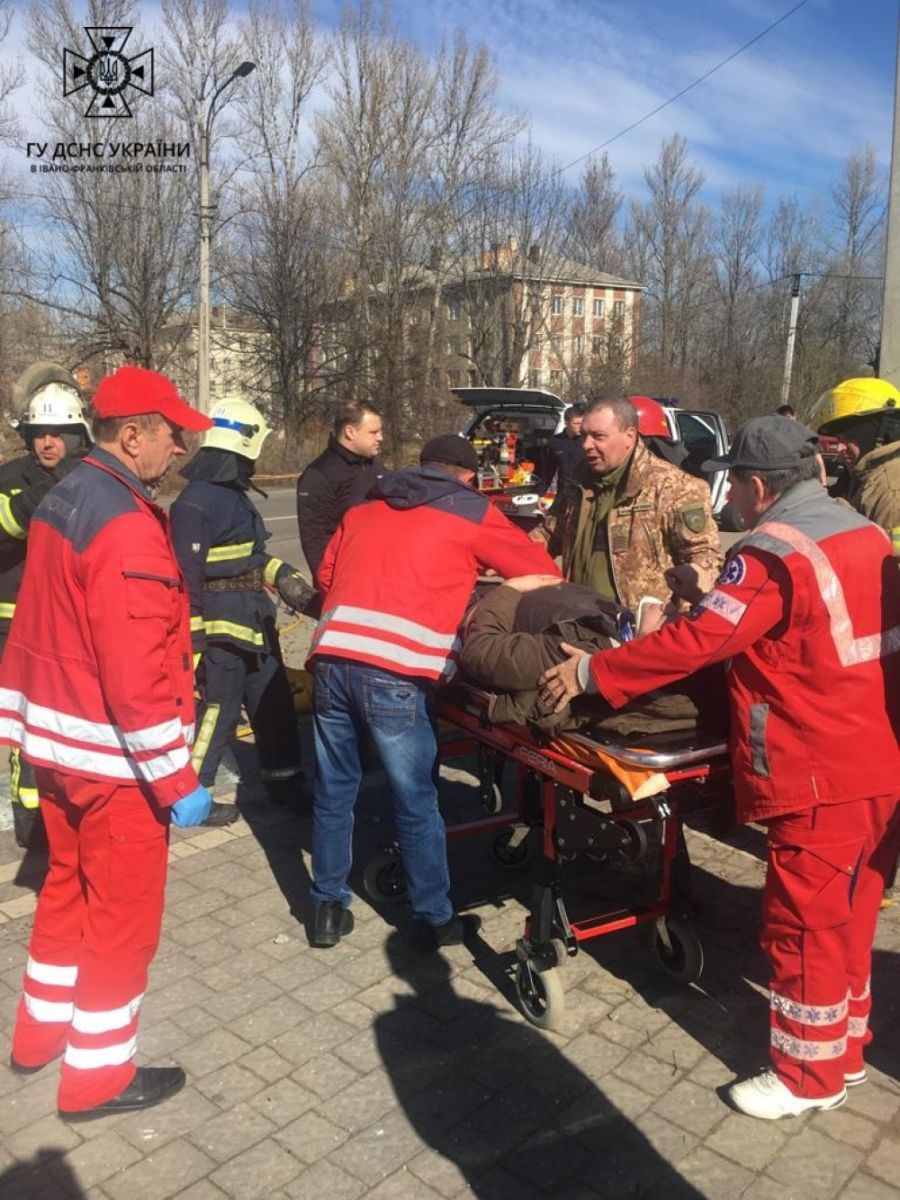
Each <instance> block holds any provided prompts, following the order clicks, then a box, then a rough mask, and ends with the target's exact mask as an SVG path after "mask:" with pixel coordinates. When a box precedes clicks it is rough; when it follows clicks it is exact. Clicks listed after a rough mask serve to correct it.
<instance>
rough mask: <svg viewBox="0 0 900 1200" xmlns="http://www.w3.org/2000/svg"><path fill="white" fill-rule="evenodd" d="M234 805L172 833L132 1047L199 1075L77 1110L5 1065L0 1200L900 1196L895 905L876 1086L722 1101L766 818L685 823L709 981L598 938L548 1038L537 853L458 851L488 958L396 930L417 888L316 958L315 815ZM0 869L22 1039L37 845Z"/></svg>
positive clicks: (471, 804)
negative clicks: (149, 1100) (517, 981)
mask: <svg viewBox="0 0 900 1200" xmlns="http://www.w3.org/2000/svg"><path fill="white" fill-rule="evenodd" d="M470 783H471V780H468V782H467V777H466V776H465V775H464V774H460V773H459V772H456V773H455V774H454V775H453V777H452V780H451V781H450V783H449V785H448V792H449V801H448V803H449V805H450V807H451V808H455V809H457V810H458V811H459V813H462V812H467V813H469V814H470V815H477V799H476V796H475V791H474V788H473V787H472V786H470ZM254 801H257V802H254ZM242 803H243V804H245V805H246V808H245V811H246V814H247V817H248V820H247V821H246V822H245V821H241V822H240V823H239V824H237V825H235V826H232V827H231V828H230V829H226V830H202V831H184V833H182V834H180V835H178V836H177V837H176V838H175V840H173V844H172V848H171V874H170V881H169V889H168V900H167V911H166V920H165V927H164V936H163V941H162V946H161V949H160V952H159V954H158V956H157V958H156V961H155V963H154V965H153V967H152V968H151V977H150V986H149V989H148V994H147V999H146V1002H145V1005H144V1009H143V1018H142V1025H141V1033H140V1040H139V1045H140V1052H141V1056H140V1061H142V1062H145V1063H157V1064H167V1063H173V1062H177V1063H180V1064H181V1065H183V1066H184V1067H185V1068H186V1070H187V1072H188V1086H187V1088H186V1089H185V1090H184V1091H183V1092H182V1093H181V1094H180V1095H179V1096H177V1097H175V1098H174V1099H173V1100H171V1101H169V1102H168V1103H166V1104H164V1105H162V1106H160V1107H159V1108H156V1109H151V1110H148V1111H146V1112H143V1113H136V1114H131V1115H124V1116H120V1117H116V1118H105V1119H103V1120H100V1121H95V1122H92V1123H87V1124H84V1125H76V1126H71V1127H70V1126H68V1125H66V1124H64V1123H63V1122H62V1121H60V1120H59V1119H58V1118H57V1116H56V1113H55V1087H56V1072H55V1070H54V1069H53V1068H52V1067H50V1068H48V1069H46V1070H45V1071H44V1072H42V1073H41V1074H39V1075H37V1076H35V1077H34V1078H29V1079H27V1080H22V1079H20V1078H17V1077H14V1076H13V1075H12V1074H10V1073H9V1072H8V1071H6V1070H5V1069H4V1068H3V1067H2V1066H0V1134H2V1142H0V1145H2V1148H0V1200H13V1198H15V1200H44V1198H47V1200H69V1198H70V1197H87V1198H89V1200H166V1198H167V1197H176V1196H177V1197H180V1198H181V1200H225V1198H231V1200H257V1198H259V1200H287V1198H290V1200H356V1198H357V1197H369V1198H371V1200H439V1198H441V1197H443V1198H447V1200H450V1198H453V1197H466V1196H477V1197H483V1198H486V1200H531V1198H533V1197H542V1196H552V1197H554V1200H586V1198H588V1197H600V1198H603V1200H626V1198H628V1200H666V1198H668V1197H673V1198H682V1197H684V1198H689V1197H690V1198H697V1197H709V1198H711V1200H729V1198H731V1197H743V1198H745V1200H776V1198H777V1200H801V1198H806V1197H809V1198H810V1200H828V1198H829V1197H841V1198H842V1200H889V1198H891V1197H893V1198H896V1197H897V1196H898V1195H900V1116H898V1110H900V1084H898V1082H897V1081H898V1079H900V1020H898V1017H900V954H898V951H900V906H897V907H895V908H893V909H891V910H888V911H887V912H886V913H884V914H883V919H882V922H881V928H880V932H879V938H878V950H877V954H876V961H875V980H874V986H873V990H874V993H875V1006H876V1007H875V1021H874V1026H875V1029H876V1033H877V1035H878V1041H877V1043H876V1046H875V1047H874V1048H873V1052H872V1062H873V1066H872V1071H871V1080H870V1082H869V1083H867V1084H866V1085H864V1086H862V1087H859V1088H856V1089H854V1090H853V1091H852V1092H851V1094H850V1096H849V1099H848V1102H847V1104H846V1105H845V1106H844V1107H843V1108H842V1109H840V1110H838V1111H836V1112H833V1113H822V1114H816V1115H814V1116H810V1117H805V1118H799V1119H794V1120H790V1121H782V1122H777V1123H771V1124H770V1123H764V1122H754V1121H752V1120H750V1119H748V1118H744V1117H741V1116H739V1115H737V1114H735V1113H733V1112H731V1111H730V1110H729V1109H728V1108H727V1107H726V1106H725V1105H724V1104H723V1103H722V1101H721V1100H720V1099H719V1097H718V1096H717V1094H716V1088H717V1087H719V1086H721V1085H722V1084H724V1083H726V1082H728V1081H729V1080H730V1079H731V1078H732V1077H733V1075H734V1073H736V1072H745V1071H748V1070H753V1069H755V1068H756V1067H757V1066H759V1065H760V1063H761V1059H762V1058H763V1048H764V1046H765V1042H766V1018H767V1012H766V1003H765V998H764V990H763V986H762V985H763V981H764V979H765V974H764V966H763V962H762V959H761V956H760V955H759V952H758V950H757V948H756V936H757V925H758V918H757V909H758V901H759V886H760V883H761V879H762V865H761V862H760V860H759V857H758V854H759V849H760V845H759V840H758V839H757V838H756V837H755V835H754V834H753V831H744V832H742V833H741V834H740V835H739V836H738V837H737V838H735V839H734V840H733V841H732V843H730V844H728V845H723V844H722V843H720V842H715V841H713V840H711V839H710V838H709V837H708V836H706V835H705V834H702V833H692V834H690V835H689V842H690V848H691V854H692V858H693V861H694V863H695V866H696V868H697V870H696V890H697V893H698V899H699V900H700V902H701V904H702V913H701V915H700V918H699V921H698V926H697V927H698V930H699V932H700V933H701V936H702V938H703V941H704V947H705V951H706V963H707V965H706V970H705V972H704V975H703V978H702V980H701V985H702V986H701V987H694V988H690V989H683V988H680V987H678V986H677V985H673V984H672V983H670V982H669V981H668V980H667V979H666V978H665V977H663V976H662V975H661V974H660V971H659V969H658V968H657V967H656V965H655V963H654V961H653V958H652V956H651V954H650V952H649V949H648V946H647V945H646V941H645V939H642V938H641V937H639V936H638V935H637V934H636V933H621V934H616V935H615V936H612V937H608V938H602V939H599V940H597V941H595V942H592V943H590V949H589V950H588V951H587V952H582V953H580V954H579V955H578V956H577V957H576V958H575V959H574V960H571V961H570V963H569V964H568V965H567V966H566V967H565V968H564V970H563V972H562V977H563V980H564V982H565V987H566V1010H565V1015H564V1017H563V1024H562V1028H561V1029H560V1031H559V1032H557V1033H552V1034H550V1033H542V1032H540V1031H538V1030H536V1029H534V1028H533V1027H532V1026H530V1025H528V1024H527V1023H526V1022H525V1021H524V1020H523V1019H522V1017H521V1016H520V1015H519V1014H518V1012H517V1009H516V1007H515V1002H514V988H513V986H512V983H511V974H510V972H511V968H512V965H513V959H514V956H513V954H512V951H513V947H514V943H515V940H516V938H517V937H518V936H520V935H521V932H522V922H523V915H524V911H525V907H524V905H525V904H527V900H528V889H529V882H528V877H527V873H526V874H516V873H502V872H499V871H498V870H497V869H496V868H494V867H493V866H492V865H491V863H490V862H489V861H488V858H487V855H486V854H485V852H484V846H485V843H484V840H483V839H471V840H470V841H468V842H465V843H462V844H454V846H453V860H452V868H453V871H454V880H455V890H456V896H457V900H458V902H459V903H461V904H465V905H470V906H472V907H473V908H474V910H475V911H477V912H479V913H480V914H481V915H482V917H483V919H484V926H483V929H482V936H481V939H480V941H479V943H478V945H477V946H476V947H475V948H474V953H472V952H470V951H469V950H467V949H464V948H454V949H453V950H451V951H449V952H447V953H446V954H445V956H443V957H433V958H429V957H424V958H423V957H421V956H417V955H415V954H413V953H412V952H411V951H410V950H409V949H408V948H407V945H406V941H405V939H404V938H403V936H402V933H400V932H398V931H397V930H396V929H395V928H394V924H400V925H401V926H402V924H403V922H404V920H405V916H406V914H405V910H404V908H403V906H402V905H397V906H395V907H394V908H388V909H383V910H382V911H380V912H376V911H375V910H374V909H373V908H372V907H371V905H370V904H369V903H367V902H366V901H365V900H364V899H362V898H360V899H359V900H357V902H356V904H355V913H356V919H357V927H356V930H355V931H354V933H353V935H352V936H351V937H350V938H349V939H348V940H347V941H345V942H342V943H341V944H340V945H339V946H338V947H336V948H335V949H333V950H330V951H321V950H312V949H311V948H310V947H309V946H308V944H307V941H306V937H305V934H304V929H303V925H302V919H303V918H305V916H306V915H307V912H308V907H307V902H306V890H307V886H308V875H307V867H308V861H309V859H308V848H309V822H308V821H306V820H301V819H298V818H293V817H290V816H287V815H284V814H282V813H280V812H278V811H277V810H271V809H267V808H266V807H264V806H263V805H262V804H261V803H259V802H258V797H255V796H254V795H253V792H252V789H251V790H250V791H248V793H247V795H246V796H245V797H242ZM357 834H358V841H359V843H360V858H361V860H362V859H364V858H365V856H366V855H367V854H368V853H369V852H370V851H371V850H373V849H375V848H376V847H377V846H378V845H379V844H383V843H384V842H385V840H386V839H387V837H388V826H387V824H386V813H385V805H384V797H383V793H382V789H381V787H380V780H379V778H378V777H374V778H373V779H372V780H371V781H370V786H369V789H368V793H367V796H366V797H365V800H364V802H363V804H362V806H361V812H360V819H359V822H358V829H357ZM3 863H5V864H7V865H5V866H0V1008H2V1023H3V1029H4V1031H6V1032H7V1033H8V1030H9V1028H10V1026H11V1022H12V1018H13V1013H14V1010H15V1004H16V999H17V995H18V990H19V984H20V978H21V972H22V967H23V963H24V959H25V952H26V944H27V938H28V933H29V928H30V919H31V913H32V912H33V908H34V892H33V890H32V889H33V887H34V886H35V885H36V884H37V882H38V880H39V877H40V870H39V867H40V864H33V863H28V864H25V866H24V867H20V864H19V852H18V851H17V850H16V848H15V847H14V846H13V844H12V837H11V835H10V834H8V833H4V834H0V864H3ZM357 885H358V881H357ZM357 890H358V891H361V890H362V889H361V888H360V887H359V886H357ZM391 922H393V923H394V924H392V923H391Z"/></svg>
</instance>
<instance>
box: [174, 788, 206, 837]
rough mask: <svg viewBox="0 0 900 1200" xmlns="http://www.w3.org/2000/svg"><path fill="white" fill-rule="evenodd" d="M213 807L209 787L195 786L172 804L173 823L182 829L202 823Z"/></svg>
mask: <svg viewBox="0 0 900 1200" xmlns="http://www.w3.org/2000/svg"><path fill="white" fill-rule="evenodd" d="M211 808H212V792H211V791H210V790H209V788H205V787H202V786H201V787H198V788H194V790H193V791H192V792H190V793H189V794H188V795H187V796H182V797H181V799H180V800H176V801H175V803H174V804H173V805H172V824H173V825H177V826H178V827H179V828H180V829H185V828H187V826H189V825H202V824H203V822H204V821H205V820H206V818H207V817H208V816H209V810H210V809H211Z"/></svg>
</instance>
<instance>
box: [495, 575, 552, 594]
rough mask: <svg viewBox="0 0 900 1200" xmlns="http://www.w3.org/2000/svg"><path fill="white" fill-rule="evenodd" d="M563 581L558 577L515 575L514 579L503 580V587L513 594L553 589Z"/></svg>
mask: <svg viewBox="0 0 900 1200" xmlns="http://www.w3.org/2000/svg"><path fill="white" fill-rule="evenodd" d="M562 582H563V580H562V579H561V578H560V576H559V575H517V576H516V577H515V578H514V579H505V580H504V581H503V586H504V587H508V588H512V589H513V591H514V592H534V591H537V589H538V588H542V587H555V586H556V585H557V584H558V583H562Z"/></svg>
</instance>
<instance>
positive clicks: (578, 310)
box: [572, 296, 584, 317]
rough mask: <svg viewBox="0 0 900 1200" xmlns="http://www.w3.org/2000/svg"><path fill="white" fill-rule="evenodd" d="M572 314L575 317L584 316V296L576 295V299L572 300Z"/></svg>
mask: <svg viewBox="0 0 900 1200" xmlns="http://www.w3.org/2000/svg"><path fill="white" fill-rule="evenodd" d="M572 316H573V317H583V316H584V301H583V300H582V298H581V297H580V296H576V297H575V299H574V300H573V301H572Z"/></svg>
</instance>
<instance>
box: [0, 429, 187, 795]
mask: <svg viewBox="0 0 900 1200" xmlns="http://www.w3.org/2000/svg"><path fill="white" fill-rule="evenodd" d="M193 722H194V695H193V676H192V669H191V634H190V610H189V607H188V601H187V595H186V592H185V588H184V583H183V581H182V578H181V574H180V572H179V570H178V565H177V562H176V560H175V555H174V553H173V551H172V547H171V544H170V541H169V532H168V518H167V517H166V514H165V513H164V512H163V510H162V509H161V508H159V507H158V506H157V505H156V504H154V503H153V502H152V500H151V499H150V498H149V496H148V494H147V491H146V489H145V488H144V486H143V484H142V483H140V481H139V480H138V479H137V478H136V477H135V476H134V475H133V474H132V473H131V472H130V471H129V470H128V469H127V468H126V467H125V466H124V465H123V464H122V463H120V462H119V460H118V459H117V458H115V457H114V456H113V455H112V454H109V453H108V452H107V451H105V450H102V449H100V448H99V447H95V448H94V449H93V450H92V451H91V453H90V455H89V456H88V457H87V458H86V459H85V461H84V462H83V463H82V464H81V465H80V466H78V467H76V468H75V470H74V471H72V472H71V474H70V475H68V476H66V478H65V479H63V480H62V482H61V483H59V484H57V485H56V487H54V488H53V489H52V490H51V491H50V492H49V493H48V494H47V496H45V497H44V499H43V500H42V501H41V503H40V505H39V506H38V508H37V510H36V511H35V514H34V516H33V518H32V521H31V527H30V531H29V538H28V558H27V562H26V565H25V576H24V579H23V581H22V589H21V591H20V593H19V603H18V605H17V607H16V615H15V618H14V619H13V623H12V628H11V630H10V634H9V641H8V642H7V645H6V650H5V652H4V655H3V662H2V665H0V742H6V743H9V744H11V745H15V746H20V747H21V748H22V750H23V751H24V753H25V754H26V755H27V756H28V758H29V759H30V760H31V762H33V763H37V764H38V765H40V766H44V767H50V768H52V769H54V770H56V771H60V772H63V773H65V774H71V775H78V776H83V777H84V778H86V779H95V780H101V781H104V782H107V783H109V785H110V786H111V787H113V786H116V785H119V784H124V783H127V784H139V785H140V786H141V787H142V789H143V791H144V793H145V794H146V795H148V796H149V797H150V798H151V799H152V800H153V801H154V802H155V803H157V804H159V805H162V806H169V805H171V804H174V803H175V801H176V800H179V799H180V798H181V797H182V796H186V795H188V793H190V792H192V791H193V790H194V789H195V788H197V787H199V781H198V779H197V775H196V772H195V771H194V768H193V767H192V766H191V752H190V744H191V742H192V740H193Z"/></svg>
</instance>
